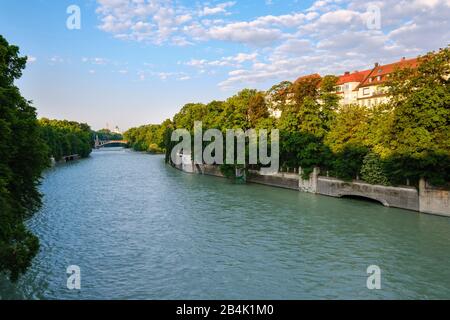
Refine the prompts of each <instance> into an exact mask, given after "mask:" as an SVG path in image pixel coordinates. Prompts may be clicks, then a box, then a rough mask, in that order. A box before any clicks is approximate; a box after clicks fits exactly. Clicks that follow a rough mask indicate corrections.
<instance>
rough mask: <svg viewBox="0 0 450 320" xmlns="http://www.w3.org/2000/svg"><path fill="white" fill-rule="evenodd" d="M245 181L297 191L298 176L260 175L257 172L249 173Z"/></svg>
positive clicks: (292, 174) (286, 174)
mask: <svg viewBox="0 0 450 320" xmlns="http://www.w3.org/2000/svg"><path fill="white" fill-rule="evenodd" d="M247 181H248V182H252V183H259V184H264V185H268V186H273V187H279V188H286V189H293V190H299V188H298V186H299V175H298V174H294V173H277V174H274V175H261V174H259V173H258V172H257V171H250V174H249V175H248V177H247Z"/></svg>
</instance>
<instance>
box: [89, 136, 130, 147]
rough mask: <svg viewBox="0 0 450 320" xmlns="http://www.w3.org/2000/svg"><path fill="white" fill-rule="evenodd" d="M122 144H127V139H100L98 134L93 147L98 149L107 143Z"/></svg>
mask: <svg viewBox="0 0 450 320" xmlns="http://www.w3.org/2000/svg"><path fill="white" fill-rule="evenodd" d="M116 144H122V145H127V144H128V141H127V140H100V139H99V138H98V136H97V137H96V138H95V149H100V148H103V147H106V146H108V145H116Z"/></svg>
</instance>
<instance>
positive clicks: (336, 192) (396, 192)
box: [317, 177, 419, 211]
mask: <svg viewBox="0 0 450 320" xmlns="http://www.w3.org/2000/svg"><path fill="white" fill-rule="evenodd" d="M317 193H319V194H323V195H326V196H331V197H338V198H340V197H343V196H358V197H364V198H368V199H373V200H376V201H379V202H381V203H382V204H383V205H385V206H386V207H396V208H402V209H408V210H414V211H419V193H418V191H417V189H416V188H406V187H386V186H379V185H372V184H368V183H363V182H345V181H341V180H338V179H334V178H328V177H318V182H317Z"/></svg>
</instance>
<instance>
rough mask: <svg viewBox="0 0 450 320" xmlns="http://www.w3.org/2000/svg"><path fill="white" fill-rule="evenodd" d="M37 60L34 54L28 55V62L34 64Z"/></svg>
mask: <svg viewBox="0 0 450 320" xmlns="http://www.w3.org/2000/svg"><path fill="white" fill-rule="evenodd" d="M36 61H37V58H36V57H34V56H32V55H28V56H27V64H33V63H35V62H36Z"/></svg>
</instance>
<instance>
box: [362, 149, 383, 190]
mask: <svg viewBox="0 0 450 320" xmlns="http://www.w3.org/2000/svg"><path fill="white" fill-rule="evenodd" d="M361 179H362V180H363V181H365V182H367V183H371V184H379V185H385V186H387V185H389V179H388V177H387V175H386V174H385V173H384V166H383V162H382V161H381V158H380V156H378V155H377V154H375V153H373V152H370V153H368V154H367V155H366V156H365V157H364V160H363V165H362V167H361Z"/></svg>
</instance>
